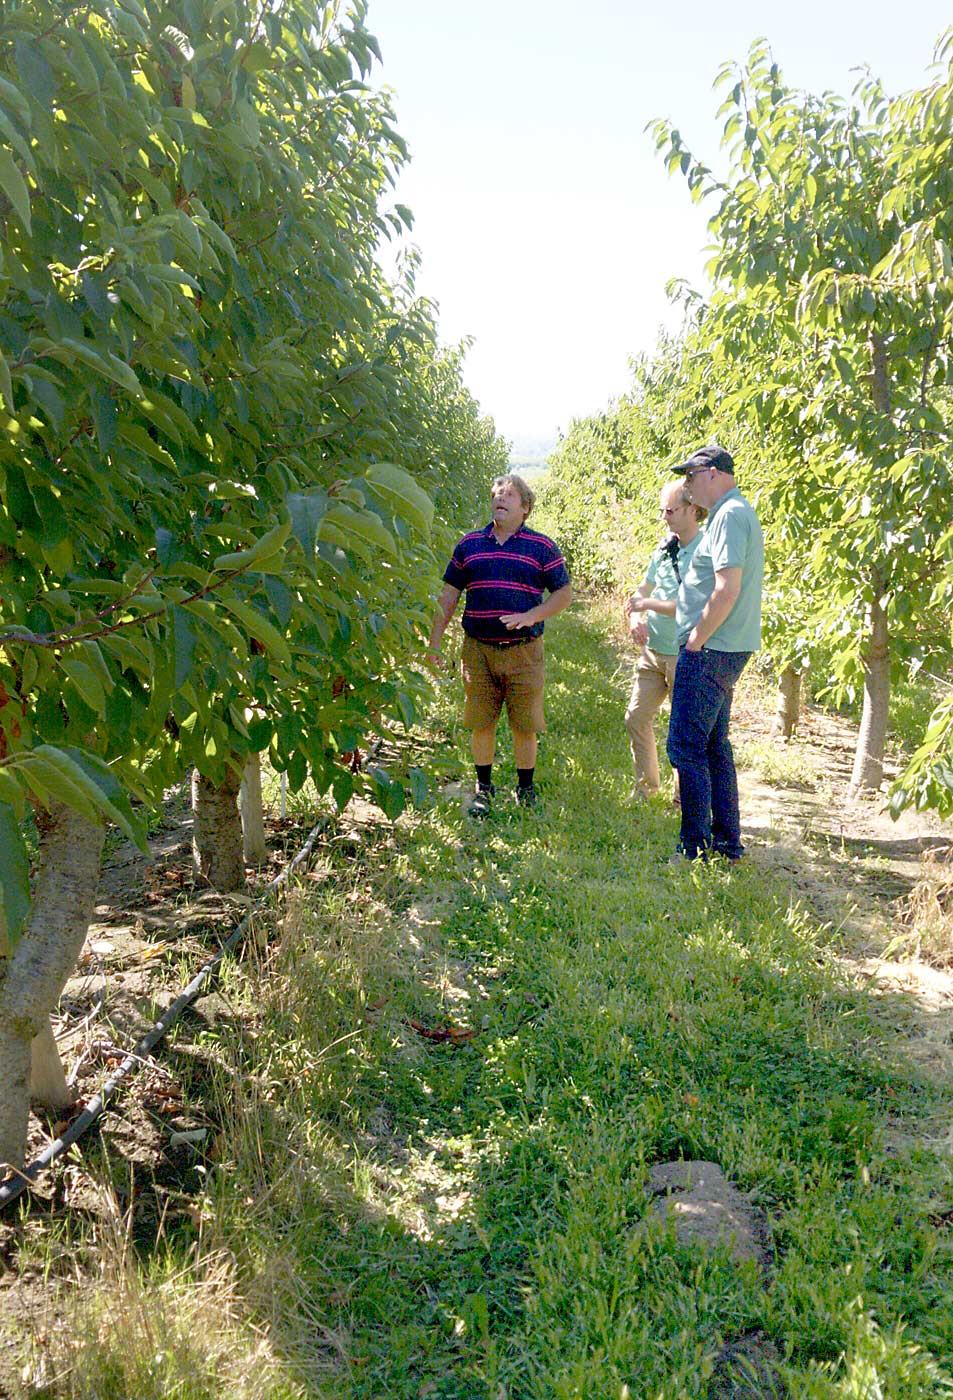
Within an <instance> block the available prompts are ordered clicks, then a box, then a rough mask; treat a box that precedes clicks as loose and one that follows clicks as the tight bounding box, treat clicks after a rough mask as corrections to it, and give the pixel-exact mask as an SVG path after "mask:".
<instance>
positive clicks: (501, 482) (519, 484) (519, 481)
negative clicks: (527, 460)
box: [490, 472, 536, 520]
mask: <svg viewBox="0 0 953 1400" xmlns="http://www.w3.org/2000/svg"><path fill="white" fill-rule="evenodd" d="M507 486H512V487H513V490H514V491H515V492H516V493H517V495H518V496H519V498H520V504H521V506H522V509H523V519H524V520H525V519H526V517H527V516H528V515H529V513H530V511H531V510H532V509H533V506H534V505H535V504H536V493H535V492H534V491H533V489H532V487H531V486H528V485H527V483H526V482H525V481H524V480H523V478H522V477H521V476H517V475H516V473H515V472H505V473H504V475H503V476H497V477H494V480H493V485H492V487H491V490H490V495H491V496H495V495H496V493H497V491H498V490H503V489H504V488H505V487H507Z"/></svg>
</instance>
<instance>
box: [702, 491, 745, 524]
mask: <svg viewBox="0 0 953 1400" xmlns="http://www.w3.org/2000/svg"><path fill="white" fill-rule="evenodd" d="M740 495H741V492H740V491H739V489H738V487H737V486H732V488H731V490H730V491H726V492H725V494H724V495H723V496H722V498H721V500H720V501H716V502H715V504H714V505H713V506H712V508H711V510H710V511H709V512H708V519H709V521H710V520H711V518H712V516H713V515H715V514H716V513H717V512H718V511H720V510H721V508H722V506H723V505H724V504H725V502H726V501H732V500H735V499H736V498H737V497H739V496H740Z"/></svg>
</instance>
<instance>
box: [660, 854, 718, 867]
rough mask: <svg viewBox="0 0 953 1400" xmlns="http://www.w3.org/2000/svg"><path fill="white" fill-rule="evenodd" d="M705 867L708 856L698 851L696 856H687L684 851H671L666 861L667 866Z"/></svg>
mask: <svg viewBox="0 0 953 1400" xmlns="http://www.w3.org/2000/svg"><path fill="white" fill-rule="evenodd" d="M699 861H700V862H701V864H702V865H707V863H708V855H707V853H706V852H705V851H700V852H699V853H698V855H697V856H687V855H686V854H685V852H684V851H673V852H672V854H671V855H670V856H669V858H668V860H667V861H666V864H667V865H670V866H673V867H677V866H680V865H697V864H698V863H699Z"/></svg>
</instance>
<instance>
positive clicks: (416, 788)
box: [407, 768, 430, 807]
mask: <svg viewBox="0 0 953 1400" xmlns="http://www.w3.org/2000/svg"><path fill="white" fill-rule="evenodd" d="M407 777H408V778H409V779H410V796H411V801H412V802H413V804H414V806H415V807H423V805H424V804H425V803H426V801H427V799H428V798H429V796H430V781H429V779H428V777H427V774H426V773H425V772H424V771H423V769H422V768H411V769H410V770H409V771H408V773H407Z"/></svg>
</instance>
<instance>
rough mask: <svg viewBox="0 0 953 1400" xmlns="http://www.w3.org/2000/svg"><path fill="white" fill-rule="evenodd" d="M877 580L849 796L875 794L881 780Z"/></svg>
mask: <svg viewBox="0 0 953 1400" xmlns="http://www.w3.org/2000/svg"><path fill="white" fill-rule="evenodd" d="M880 587H881V580H880V578H879V576H878V578H877V579H875V580H874V589H875V592H876V595H877V596H876V597H875V598H874V601H873V602H872V603H871V604H870V606H869V608H868V609H867V629H868V633H867V638H868V639H867V646H866V648H865V650H864V708H863V711H862V713H861V717H860V732H859V733H858V735H857V747H856V749H855V750H854V770H853V773H852V774H851V779H850V795H851V797H857V796H858V794H860V793H861V792H877V791H878V789H879V788H880V785H881V783H882V782H883V776H884V747H885V745H886V742H887V720H888V717H889V714H890V646H889V635H888V629H887V615H886V613H885V612H884V610H883V607H882V606H881V603H880Z"/></svg>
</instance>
